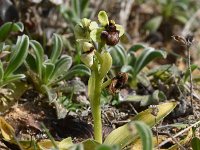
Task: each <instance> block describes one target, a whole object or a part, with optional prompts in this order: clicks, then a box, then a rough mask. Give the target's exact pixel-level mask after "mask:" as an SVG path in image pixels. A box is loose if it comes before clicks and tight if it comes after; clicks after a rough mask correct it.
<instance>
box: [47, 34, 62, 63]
mask: <svg viewBox="0 0 200 150" xmlns="http://www.w3.org/2000/svg"><path fill="white" fill-rule="evenodd" d="M62 48H63V42H62V39H61V37H60V36H59V35H58V34H54V35H53V49H52V52H51V57H50V59H51V62H52V63H55V62H56V61H57V59H58V57H59V56H60V55H61V52H62Z"/></svg>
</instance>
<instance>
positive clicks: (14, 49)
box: [0, 22, 29, 87]
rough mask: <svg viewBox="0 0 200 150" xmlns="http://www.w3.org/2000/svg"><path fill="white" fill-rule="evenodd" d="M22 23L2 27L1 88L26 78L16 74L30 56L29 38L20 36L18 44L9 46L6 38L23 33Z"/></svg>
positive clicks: (0, 39)
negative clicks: (12, 33) (12, 34)
mask: <svg viewBox="0 0 200 150" xmlns="http://www.w3.org/2000/svg"><path fill="white" fill-rule="evenodd" d="M23 30H24V26H23V24H22V23H20V22H18V23H12V22H7V23H5V24H3V25H2V26H1V27H0V56H1V58H3V59H1V61H0V87H3V86H5V85H7V84H10V83H13V82H14V81H17V80H19V79H22V78H25V75H24V74H18V73H15V72H16V70H17V69H18V68H19V67H20V66H21V65H22V64H23V63H24V60H25V59H26V56H27V54H28V48H29V38H28V36H26V35H23V36H19V37H18V39H17V42H16V44H11V42H10V43H9V44H7V43H8V42H7V41H6V38H7V37H8V36H9V34H10V33H11V32H18V31H20V32H22V31H23Z"/></svg>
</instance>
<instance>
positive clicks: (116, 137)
mask: <svg viewBox="0 0 200 150" xmlns="http://www.w3.org/2000/svg"><path fill="white" fill-rule="evenodd" d="M175 107H176V103H175V102H167V103H163V104H160V105H158V106H157V108H158V114H157V116H156V120H157V122H155V116H153V115H152V114H151V113H152V111H153V110H152V109H153V108H149V109H147V110H145V111H143V112H140V113H139V114H138V115H136V116H135V117H134V118H132V119H131V120H132V121H143V122H144V123H146V124H147V125H148V126H149V127H150V128H151V127H153V126H154V125H155V124H156V123H158V122H159V121H161V120H162V119H163V118H165V117H166V116H167V115H168V114H169V113H170V112H171V111H172V110H173V109H174V108H175ZM138 137H139V134H138V133H137V132H136V131H135V133H133V132H130V130H129V128H128V124H125V125H123V126H121V127H119V128H117V129H115V130H114V131H112V132H111V133H110V134H109V135H108V136H107V137H106V139H105V141H104V144H108V145H119V146H120V148H124V147H125V146H127V145H128V144H130V143H131V142H133V141H134V140H135V139H137V138H138Z"/></svg>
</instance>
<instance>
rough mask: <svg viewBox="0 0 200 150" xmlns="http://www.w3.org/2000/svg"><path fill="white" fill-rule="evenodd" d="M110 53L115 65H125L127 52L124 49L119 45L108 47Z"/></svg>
mask: <svg viewBox="0 0 200 150" xmlns="http://www.w3.org/2000/svg"><path fill="white" fill-rule="evenodd" d="M110 54H111V56H112V59H113V65H115V66H123V65H126V61H127V54H126V51H125V49H124V48H123V47H122V46H120V45H116V46H114V47H112V48H111V49H110Z"/></svg>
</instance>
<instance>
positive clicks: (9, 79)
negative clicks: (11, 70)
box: [3, 74, 26, 85]
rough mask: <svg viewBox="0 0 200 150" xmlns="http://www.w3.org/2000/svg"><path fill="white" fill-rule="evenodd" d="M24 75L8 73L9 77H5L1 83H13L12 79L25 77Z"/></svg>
mask: <svg viewBox="0 0 200 150" xmlns="http://www.w3.org/2000/svg"><path fill="white" fill-rule="evenodd" d="M25 77H26V76H25V75H24V74H16V75H10V76H9V77H7V78H5V79H4V81H3V85H6V84H9V83H13V82H14V81H17V80H20V79H23V78H25Z"/></svg>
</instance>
